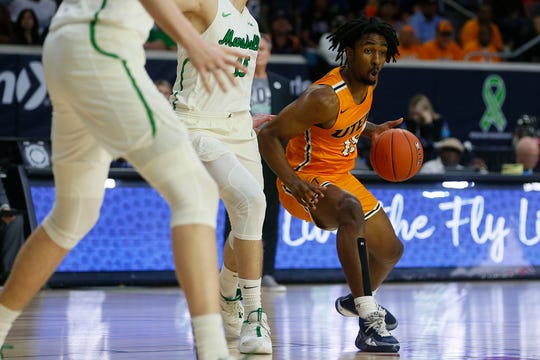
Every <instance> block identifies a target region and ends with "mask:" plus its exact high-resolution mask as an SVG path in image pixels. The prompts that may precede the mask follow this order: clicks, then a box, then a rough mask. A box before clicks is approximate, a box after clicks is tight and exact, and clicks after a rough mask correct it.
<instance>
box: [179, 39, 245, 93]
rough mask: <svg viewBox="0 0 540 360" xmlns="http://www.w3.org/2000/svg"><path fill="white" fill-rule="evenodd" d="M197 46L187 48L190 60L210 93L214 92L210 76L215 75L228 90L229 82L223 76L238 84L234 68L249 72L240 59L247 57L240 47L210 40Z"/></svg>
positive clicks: (225, 89)
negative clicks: (232, 46) (231, 46)
mask: <svg viewBox="0 0 540 360" xmlns="http://www.w3.org/2000/svg"><path fill="white" fill-rule="evenodd" d="M194 45H195V46H190V48H189V49H188V48H187V47H186V50H187V52H188V54H189V60H190V62H191V64H192V65H193V67H194V68H195V69H196V70H197V71H198V72H199V74H200V76H201V78H202V81H203V84H204V88H205V89H206V91H208V92H209V93H211V92H212V88H211V86H210V82H209V81H208V77H209V76H213V77H215V79H216V81H217V83H218V85H219V87H220V88H221V90H223V91H224V92H226V91H227V88H228V86H227V84H226V82H225V81H224V78H223V76H225V78H227V79H228V80H229V82H230V83H231V84H232V85H234V86H236V85H237V82H236V79H235V77H234V69H237V70H238V71H241V72H243V73H246V72H247V68H246V66H244V65H243V64H242V63H241V62H240V61H239V59H240V60H242V59H244V58H245V57H247V55H246V54H245V53H243V52H242V51H240V50H238V49H233V48H229V47H226V46H222V45H218V44H214V43H210V42H208V41H202V42H199V43H197V44H194Z"/></svg>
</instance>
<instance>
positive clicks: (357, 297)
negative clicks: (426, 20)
mask: <svg viewBox="0 0 540 360" xmlns="http://www.w3.org/2000/svg"><path fill="white" fill-rule="evenodd" d="M329 38H330V39H331V43H332V48H333V49H337V51H338V55H337V58H336V60H337V61H340V60H341V63H342V64H343V60H344V63H345V64H344V66H341V67H337V68H334V69H333V70H331V71H330V72H329V73H328V74H326V75H325V76H323V77H322V78H321V79H319V80H318V81H316V82H315V83H314V84H313V85H311V86H310V87H309V88H308V89H306V91H304V93H303V94H302V95H301V96H300V97H299V98H298V99H297V100H295V101H294V102H292V103H291V104H289V105H288V106H287V107H286V108H285V109H283V110H282V111H281V112H280V113H279V114H278V115H277V116H275V118H274V119H272V120H271V121H269V122H268V123H267V125H266V126H265V127H263V128H262V129H261V131H260V133H259V136H258V138H259V149H260V151H261V154H262V156H263V157H264V159H265V160H266V162H267V163H268V164H269V166H270V167H271V168H272V170H273V171H274V172H275V173H276V174H277V176H278V181H277V186H278V191H279V195H280V201H281V203H282V205H283V206H284V207H285V209H287V211H289V212H290V213H291V214H292V215H293V216H296V217H298V218H300V219H303V220H306V221H311V222H313V223H314V224H315V225H317V226H318V227H320V228H322V229H327V230H334V229H337V235H336V242H337V252H338V256H339V260H340V262H341V265H342V267H343V270H344V273H345V278H346V280H347V283H348V284H349V287H350V289H351V292H352V295H348V296H344V297H342V298H339V299H338V300H337V301H336V308H337V309H338V311H339V312H340V313H342V314H343V315H345V316H359V324H360V331H359V333H358V336H357V338H356V346H357V347H358V348H359V349H361V350H364V351H376V352H397V351H399V342H398V341H397V340H396V339H395V338H394V337H393V336H392V335H391V334H390V332H389V331H388V330H389V329H388V328H389V327H390V330H391V329H392V328H395V327H396V326H397V322H396V320H395V318H394V317H393V316H392V315H391V314H390V313H388V312H387V311H386V310H385V309H384V308H383V307H381V306H379V305H378V304H377V302H376V301H375V298H374V297H373V296H365V295H364V290H363V285H362V270H361V264H360V259H359V256H358V245H357V239H358V238H364V239H365V240H366V243H367V248H368V254H369V271H370V275H371V287H372V288H373V289H377V288H378V287H379V286H380V285H381V283H382V282H383V281H384V279H385V278H386V277H387V275H388V273H389V272H390V271H391V270H392V268H393V267H394V266H395V264H396V263H397V262H398V260H399V259H400V257H401V254H402V253H403V245H402V243H401V241H400V240H399V239H398V238H397V236H396V234H395V232H394V229H393V228H392V224H391V223H390V220H389V219H388V217H387V215H386V213H385V212H384V211H383V209H382V207H381V204H380V203H379V202H378V201H377V199H376V198H375V197H374V196H373V195H372V194H371V193H370V192H369V191H368V190H367V189H366V188H365V187H364V185H362V183H361V182H360V181H358V179H356V178H355V177H354V176H353V175H352V174H351V173H350V170H352V169H353V167H354V163H355V158H356V156H357V151H356V144H357V142H358V140H359V138H360V136H361V135H363V136H367V137H369V138H371V137H373V136H375V135H377V134H379V133H381V132H383V131H385V130H387V129H390V128H393V127H396V126H398V125H399V124H400V123H401V122H402V121H403V119H398V120H394V121H388V122H385V123H383V124H380V125H376V124H373V123H370V122H369V121H368V120H367V117H368V113H369V111H370V108H371V103H372V100H373V90H374V89H375V86H376V84H377V79H378V76H379V73H380V72H381V70H382V67H383V65H384V63H385V62H389V61H390V60H393V61H395V57H396V56H397V55H399V53H398V39H397V36H396V32H395V30H394V29H393V28H392V27H391V26H390V25H388V24H386V23H383V22H381V21H380V20H379V19H378V18H375V17H372V18H370V19H369V20H368V19H366V18H361V19H354V20H351V21H349V22H347V23H346V24H344V25H343V26H341V27H340V28H338V29H337V30H336V31H335V32H334V33H332V34H331V35H330V37H329ZM283 141H288V145H287V149H286V152H284V151H283V146H282V142H283Z"/></svg>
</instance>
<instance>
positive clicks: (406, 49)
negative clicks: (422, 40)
mask: <svg viewBox="0 0 540 360" xmlns="http://www.w3.org/2000/svg"><path fill="white" fill-rule="evenodd" d="M398 36H399V47H398V49H399V60H400V61H403V60H418V59H420V58H421V55H420V52H421V51H422V47H421V46H420V44H419V43H418V39H417V37H416V33H415V32H414V28H413V27H412V26H411V25H403V27H402V28H401V30H399V35H398Z"/></svg>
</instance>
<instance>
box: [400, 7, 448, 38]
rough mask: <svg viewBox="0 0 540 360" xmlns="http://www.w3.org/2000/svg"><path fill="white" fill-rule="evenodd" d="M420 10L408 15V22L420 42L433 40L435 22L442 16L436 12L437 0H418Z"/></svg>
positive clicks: (435, 27) (437, 8)
mask: <svg viewBox="0 0 540 360" xmlns="http://www.w3.org/2000/svg"><path fill="white" fill-rule="evenodd" d="M419 4H420V11H419V12H416V13H414V14H413V15H411V17H409V21H408V24H409V25H411V26H412V27H413V28H414V31H415V33H416V36H418V39H419V40H420V42H422V43H424V42H426V41H430V40H433V39H434V38H435V33H436V29H437V24H438V23H439V22H440V21H441V20H443V18H442V17H441V16H440V15H439V14H438V13H437V12H438V10H439V5H438V0H419Z"/></svg>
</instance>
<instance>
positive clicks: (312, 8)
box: [301, 0, 337, 49]
mask: <svg viewBox="0 0 540 360" xmlns="http://www.w3.org/2000/svg"><path fill="white" fill-rule="evenodd" d="M336 15H337V14H336V13H334V12H333V11H332V10H331V8H330V5H329V1H328V0H310V1H309V6H307V7H306V10H305V11H304V12H303V14H302V37H301V39H302V45H303V47H304V49H306V48H311V49H316V48H317V47H318V45H319V40H320V38H321V36H322V34H324V33H328V32H329V31H330V28H331V24H332V19H333V18H334V16H336Z"/></svg>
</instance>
